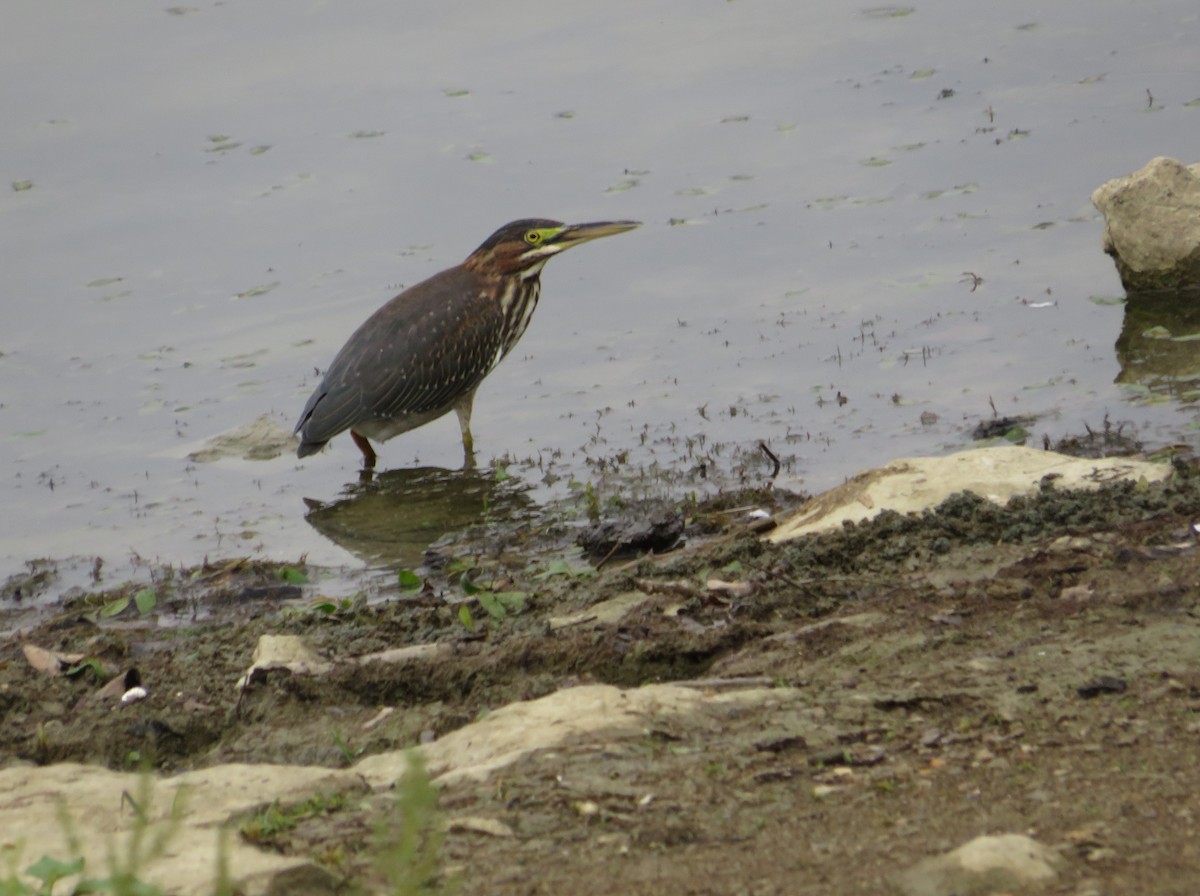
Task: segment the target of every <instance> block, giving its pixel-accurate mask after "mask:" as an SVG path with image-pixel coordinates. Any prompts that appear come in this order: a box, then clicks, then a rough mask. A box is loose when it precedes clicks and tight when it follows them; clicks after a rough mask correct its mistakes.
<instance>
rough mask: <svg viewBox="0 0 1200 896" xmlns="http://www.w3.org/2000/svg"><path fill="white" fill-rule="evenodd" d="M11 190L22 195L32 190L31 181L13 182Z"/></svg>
mask: <svg viewBox="0 0 1200 896" xmlns="http://www.w3.org/2000/svg"><path fill="white" fill-rule="evenodd" d="M12 188H13V189H14V190H16V191H17V192H18V193H24V192H25V191H26V190H32V189H33V181H31V180H14V181H13V182H12Z"/></svg>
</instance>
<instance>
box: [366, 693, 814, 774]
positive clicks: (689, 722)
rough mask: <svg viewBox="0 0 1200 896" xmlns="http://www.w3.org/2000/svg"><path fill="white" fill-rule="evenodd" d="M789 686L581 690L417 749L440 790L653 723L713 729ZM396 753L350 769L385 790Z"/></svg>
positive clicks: (512, 707)
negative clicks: (567, 745) (550, 751)
mask: <svg viewBox="0 0 1200 896" xmlns="http://www.w3.org/2000/svg"><path fill="white" fill-rule="evenodd" d="M795 696H796V691H794V690H793V689H791V688H748V689H745V690H739V691H732V692H719V693H708V692H705V691H703V690H699V689H696V688H687V687H680V686H679V685H670V684H654V685H646V686H645V687H640V688H634V689H632V690H622V689H621V688H617V687H613V686H612V685H603V684H596V685H582V686H580V687H576V688H565V689H564V690H561V691H555V692H554V693H553V694H547V695H546V696H545V697H540V698H538V699H537V700H521V701H519V702H517V703H510V704H509V705H508V706H503V707H501V708H500V709H497V710H496V711H494V712H491V713H488V714H487V715H486V716H484V717H483V718H482V719H480V720H479V721H478V722H475V723H473V724H471V725H467V726H466V727H463V728H459V729H458V730H457V731H452V732H450V733H449V734H447V735H446V736H445V737H441V738H438V739H437V740H436V741H434V742H433V743H431V744H426V745H425V746H423V747H422V748H421V752H422V753H423V754H424V755H425V760H426V762H427V763H428V766H429V773H430V774H431V775H432V776H433V778H434V780H435V781H437V782H438V783H440V784H452V783H454V782H456V781H461V780H483V779H485V778H486V777H488V775H490V774H491V773H492V772H494V771H496V770H498V769H501V768H503V767H504V766H506V765H511V764H512V763H514V762H516V761H517V760H519V759H522V758H523V757H525V756H528V755H529V754H531V753H534V752H536V751H538V750H547V749H552V748H554V747H558V746H561V745H563V744H564V743H578V742H583V741H587V742H596V741H601V742H604V741H610V740H616V739H620V738H623V737H639V736H641V735H642V734H643V733H644V732H645V731H646V730H647V729H648V728H652V727H653V726H654V724H655V723H661V722H665V721H671V722H674V723H676V724H682V725H685V726H687V727H694V728H700V729H704V728H705V727H712V728H719V727H720V725H721V718H722V716H723V715H724V714H726V713H738V712H741V711H744V709H745V708H746V707H747V706H762V705H764V704H777V703H785V702H787V701H789V700H793V699H795ZM406 767H407V761H406V758H405V756H404V754H403V753H402V752H393V753H380V754H377V755H375V756H368V757H367V758H366V759H363V760H362V761H361V762H359V763H358V764H357V765H356V766H355V770H356V771H358V772H359V774H361V775H362V776H363V777H364V778H365V779H366V780H367V782H368V783H370V784H371V785H372V786H373V787H377V788H382V787H387V786H390V785H391V783H392V782H393V781H395V780H396V779H397V778H399V777H400V776H401V775H403V774H404V771H405V768H406Z"/></svg>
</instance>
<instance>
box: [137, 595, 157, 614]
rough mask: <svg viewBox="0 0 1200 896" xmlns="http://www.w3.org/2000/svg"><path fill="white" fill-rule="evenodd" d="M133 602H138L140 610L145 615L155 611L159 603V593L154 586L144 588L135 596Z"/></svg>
mask: <svg viewBox="0 0 1200 896" xmlns="http://www.w3.org/2000/svg"><path fill="white" fill-rule="evenodd" d="M133 602H134V603H135V604H137V609H138V612H139V613H141V614H142V615H143V616H144V615H146V614H147V613H151V612H153V611H154V608H155V607H156V606H157V605H158V594H157V593H156V592H155V591H154V589H153V588H143V589H142V590H141V591H139V592H138V593H137V594H135V595H134V596H133Z"/></svg>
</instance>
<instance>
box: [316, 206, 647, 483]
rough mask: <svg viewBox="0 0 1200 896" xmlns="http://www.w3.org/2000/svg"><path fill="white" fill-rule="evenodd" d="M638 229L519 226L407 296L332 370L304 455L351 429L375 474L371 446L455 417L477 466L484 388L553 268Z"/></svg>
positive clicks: (539, 222) (625, 225)
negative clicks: (564, 256) (477, 412)
mask: <svg viewBox="0 0 1200 896" xmlns="http://www.w3.org/2000/svg"><path fill="white" fill-rule="evenodd" d="M638 224H639V222H637V221H604V222H600V223H595V224H562V223H560V222H558V221H548V220H545V219H543V218H532V219H527V220H523V221H513V222H512V223H511V224H506V225H504V226H503V227H501V228H500V229H499V230H497V231H496V232H495V233H493V234H492V235H491V236H490V237H488V238H487V239H486V240H484V242H483V245H481V246H480V247H479V248H478V249H476V250H475V251H474V252H472V253H471V254H470V255H469V256H468V257H467V260H466V261H464V262H463V263H462V264H460V265H458V266H457V267H453V268H450V269H449V270H446V271H442V272H441V273H440V274H435V275H434V276H432V277H430V278H429V279H428V280H426V281H425V282H423V283H418V284H417V285H416V286H413V287H410V288H409V289H406V290H405V291H404V292H402V293H400V295H398V296H396V297H395V298H394V299H392V300H391V301H389V302H388V303H387V304H385V305H384V306H383V307H382V308H380V309H379V310H378V311H376V312H375V313H374V314H372V315H371V316H370V317H369V318H367V320H366V322H365V323H364V324H363V325H362V326H360V327H359V328H358V329H357V330H355V331H354V334H353V335H352V336H351V337H350V339H349V340H348V341H347V342H346V344H345V345H344V346H342V350H341V351H340V352H338V353H337V357H335V358H334V359H333V363H332V364H330V365H329V369H328V370H327V371H325V377H324V379H322V380H321V384H320V385H319V386H317V389H316V391H315V392H313V394H312V397H310V398H309V399H308V403H307V404H306V405H305V406H304V411H303V413H301V414H300V422H299V423H297V424H296V430H295V431H296V432H297V433H299V434H300V448H299V450H298V451H297V452H296V453H297V455H298V456H300V457H305V456H306V455H309V454H312V453H314V452H316V451H320V450H321V448H323V447H324V446H325V443H326V442H328V441H329V440H330V439H332V438H333V437H334V436H336V435H337V434H338V433H341V432H345V431H346V430H347V429H348V430H350V438H352V439H353V440H354V444H355V445H357V446H358V448H359V450H360V451H361V452H362V455H363V467H364V469H366V470H370V469H372V468H373V467H374V466H375V449H374V448H372V447H371V443H370V442H369V441H367V440H368V439H375V440H376V441H380V442H385V441H387V440H388V439H390V438H392V437H393V436H398V435H400V433H403V432H408V431H409V430H410V429H416V428H417V427H418V426H423V425H425V424H426V423H428V422H430V421H431V420H436V419H437V418H438V417H441V416H442V415H443V414H445V413H447V412H448V411H450V410H453V411H454V412H455V413H456V414H458V425H459V427H460V428H461V429H462V441H463V452H464V454H465V456H466V462H467V463H468V464H470V463H471V462H472V459H473V457H474V440H473V439H472V438H471V405H472V403H473V401H474V399H475V391H476V390H477V389H478V388H479V384H480V383H482V382H483V379H484V377H486V376H487V375H488V374H489V373H490V372H491V371H492V368H494V367H495V366H496V365H497V364H498V363H499V362H500V360H501V359H502V358H503V357H504V356H505V355H507V354H508V353H509V352H510V351H511V350H512V347H513V346H514V345H516V344H517V340H518V339H520V338H521V334H522V333H524V332H525V328H526V327H528V326H529V319H530V318H531V317H532V316H533V311H534V309H535V308H536V307H537V303H538V297H539V295H540V294H541V290H542V286H541V281H540V280H539V279H538V277H539V275H540V274H541V272H542V267H543V266H544V265H545V264H546V261H547V260H548V259H549V258H550V256H551V255H554V254H556V253H558V252H561V251H563V250H564V249H569V248H570V247H571V246H577V245H579V244H580V243H584V242H587V241H588V240H594V239H596V238H597V237H602V236H611V235H612V234H614V233H623V232H625V231H626V230H632V229H633V228H635V227H637V226H638Z"/></svg>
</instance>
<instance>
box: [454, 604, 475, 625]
mask: <svg viewBox="0 0 1200 896" xmlns="http://www.w3.org/2000/svg"><path fill="white" fill-rule="evenodd" d="M458 621H459V622H461V623H462V624H463V627H464V628H465V629H466V630H467V631H469V632H470V631H474V630H475V620H474V619H472V618H471V608H470V607H468V606H467V605H466V604H463V605H462V606H460V607H459V608H458Z"/></svg>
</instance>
